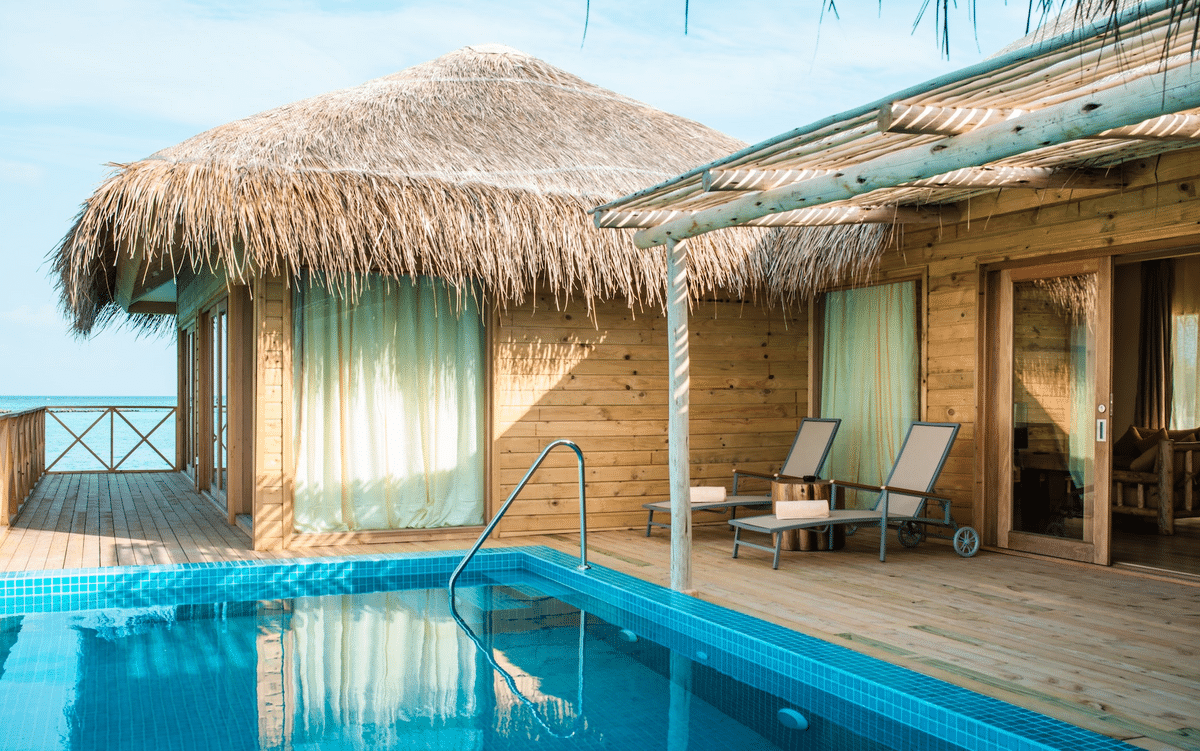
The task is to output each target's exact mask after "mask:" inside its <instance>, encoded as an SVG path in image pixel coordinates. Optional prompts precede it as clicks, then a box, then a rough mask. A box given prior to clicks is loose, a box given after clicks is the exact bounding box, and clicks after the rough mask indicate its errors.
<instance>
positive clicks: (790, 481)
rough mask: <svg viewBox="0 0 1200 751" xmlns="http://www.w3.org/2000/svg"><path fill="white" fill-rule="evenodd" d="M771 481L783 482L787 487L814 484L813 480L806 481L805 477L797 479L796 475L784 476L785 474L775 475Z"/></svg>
mask: <svg viewBox="0 0 1200 751" xmlns="http://www.w3.org/2000/svg"><path fill="white" fill-rule="evenodd" d="M771 479H772V480H773V481H775V482H781V483H783V484H785V485H801V484H808V483H811V482H812V480H805V479H804V478H803V477H796V476H795V475H783V474H780V475H775V476H774V477H772V478H771Z"/></svg>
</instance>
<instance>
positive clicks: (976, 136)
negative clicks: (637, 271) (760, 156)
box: [634, 65, 1200, 248]
mask: <svg viewBox="0 0 1200 751" xmlns="http://www.w3.org/2000/svg"><path fill="white" fill-rule="evenodd" d="M1197 107H1200V77H1197V76H1195V75H1193V71H1192V69H1191V67H1190V66H1187V65H1184V66H1180V67H1176V68H1171V69H1169V70H1167V71H1165V72H1163V73H1161V74H1159V73H1156V74H1154V75H1152V76H1143V77H1140V78H1136V79H1134V80H1132V81H1130V82H1128V83H1125V84H1121V85H1119V86H1114V87H1112V88H1110V89H1106V90H1104V91H1099V92H1091V93H1088V94H1086V95H1084V96H1080V97H1076V98H1074V99H1070V100H1067V101H1065V102H1061V103H1059V104H1055V105H1051V106H1049V107H1045V108H1043V109H1040V110H1037V111H1036V112H1028V113H1025V114H1022V115H1018V116H1016V117H1014V118H1012V119H1010V120H1005V121H1003V122H999V123H996V124H994V125H985V126H983V127H980V128H977V129H976V130H973V131H971V132H969V133H964V134H962V135H958V136H951V137H949V138H943V139H941V140H938V141H936V142H934V143H923V144H920V145H917V146H910V147H909V148H906V149H897V150H895V151H891V152H888V153H885V154H882V155H880V156H877V157H875V158H874V159H868V160H866V161H865V162H860V163H858V164H854V165H848V166H846V167H845V168H843V169H840V170H839V171H838V172H835V173H833V174H831V175H824V176H821V177H814V178H812V179H810V180H805V181H804V182H801V183H796V184H794V185H785V186H783V187H780V188H774V189H772V190H767V191H763V192H761V193H750V194H748V195H745V196H741V197H739V198H735V199H734V200H732V201H728V202H726V203H723V204H721V205H720V206H714V207H712V208H708V209H703V210H701V211H697V212H696V213H695V214H693V215H692V216H685V217H681V218H679V219H674V220H671V221H669V222H666V223H665V224H661V225H659V226H657V227H651V228H648V229H643V230H640V231H639V232H638V233H637V234H636V235H635V236H634V240H635V242H637V244H638V246H639V247H642V248H650V247H654V246H656V245H662V244H664V243H666V242H667V240H668V239H675V240H681V239H684V238H688V237H695V236H696V235H701V234H704V233H705V232H711V231H713V230H715V229H722V228H724V227H736V226H738V225H742V224H747V223H748V222H751V221H753V220H755V219H758V218H759V217H763V216H766V215H768V214H778V213H781V212H784V211H793V210H795V209H800V208H809V207H812V206H820V205H823V204H827V203H834V202H837V201H844V200H846V199H849V198H852V197H854V196H858V195H862V194H864V193H870V192H871V191H874V190H879V189H881V188H893V187H896V186H897V185H903V184H905V183H911V182H915V181H917V180H925V179H927V178H930V177H936V176H937V175H942V174H945V173H947V172H953V171H955V170H960V169H965V168H967V167H978V166H982V165H986V164H992V163H994V162H998V161H1000V160H1003V159H1009V158H1011V157H1014V156H1018V155H1020V154H1024V153H1026V152H1029V151H1034V150H1036V149H1041V148H1045V147H1047V146H1054V145H1057V144H1061V143H1067V142H1069V141H1075V140H1078V139H1080V138H1086V137H1087V136H1094V135H1096V134H1098V133H1103V132H1104V131H1107V130H1111V129H1113V128H1122V127H1125V126H1127V125H1137V124H1138V123H1141V122H1144V121H1146V120H1149V119H1151V118H1156V117H1161V116H1162V115H1169V114H1173V113H1176V112H1186V111H1188V110H1192V109H1196V108H1197Z"/></svg>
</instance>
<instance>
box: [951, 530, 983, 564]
mask: <svg viewBox="0 0 1200 751" xmlns="http://www.w3.org/2000/svg"><path fill="white" fill-rule="evenodd" d="M954 552H955V553H958V554H959V555H961V556H962V557H963V558H970V557H971V556H973V555H975V554H976V553H978V552H979V533H978V532H976V531H975V528H974V527H959V528H958V530H957V531H956V532H955V533H954Z"/></svg>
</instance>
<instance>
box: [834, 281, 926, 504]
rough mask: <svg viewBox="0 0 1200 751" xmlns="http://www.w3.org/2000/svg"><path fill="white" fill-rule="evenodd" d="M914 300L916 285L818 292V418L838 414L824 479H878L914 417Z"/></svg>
mask: <svg viewBox="0 0 1200 751" xmlns="http://www.w3.org/2000/svg"><path fill="white" fill-rule="evenodd" d="M916 300H917V283H916V282H900V283H897V284H883V285H878V286H874V287H864V288H861V289H847V290H839V291H836V292H829V293H826V295H825V301H824V329H823V330H824V335H823V352H822V361H821V362H822V366H821V383H820V389H821V390H820V395H821V398H820V406H821V415H822V416H823V417H840V418H841V419H842V426H841V429H840V431H839V432H838V439H837V441H835V442H834V446H833V448H832V449H831V451H830V455H829V464H828V470H827V471H828V472H829V475H830V476H831V477H836V478H838V479H841V480H850V481H852V482H863V483H881V482H883V480H884V479H886V476H887V473H888V471H889V470H890V469H891V466H892V462H893V461H894V459H895V457H896V455H897V454H898V453H899V452H900V444H901V442H902V441H903V440H904V436H905V434H906V432H907V430H908V427H909V425H910V424H911V423H912V422H913V421H914V420H916V419H917V418H918V416H919V415H918V412H919V408H920V406H919V397H920V393H919V379H920V369H919V358H918V338H917V310H916ZM849 501H850V499H849V498H848V499H847V502H848V505H849Z"/></svg>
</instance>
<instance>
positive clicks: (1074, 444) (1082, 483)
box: [997, 260, 1111, 563]
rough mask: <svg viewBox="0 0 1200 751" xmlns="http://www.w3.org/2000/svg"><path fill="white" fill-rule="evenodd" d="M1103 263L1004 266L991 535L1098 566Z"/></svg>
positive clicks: (1104, 392)
mask: <svg viewBox="0 0 1200 751" xmlns="http://www.w3.org/2000/svg"><path fill="white" fill-rule="evenodd" d="M1110 284H1111V263H1110V262H1108V261H1106V260H1105V261H1091V262H1079V263H1074V264H1059V265H1056V266H1054V267H1038V268H1029V269H1019V270H1012V271H1005V272H1003V274H1002V291H1001V295H1002V302H1001V309H1002V311H1003V312H1002V315H1001V321H1002V325H1003V331H1004V333H1003V334H1002V336H1001V344H1002V346H1003V348H1004V354H1003V356H1002V359H1001V372H1000V379H999V384H998V386H999V394H998V395H997V397H998V399H997V413H998V414H997V416H998V418H999V419H998V421H997V422H998V424H999V427H1000V440H999V442H998V443H999V448H1000V450H1001V451H1002V452H1003V453H1004V456H1003V457H1001V459H1002V461H1001V465H1002V466H1004V467H1006V469H1007V471H1005V472H1003V473H1002V475H1001V476H1002V477H1004V478H1007V479H1006V480H1002V483H1001V484H1002V487H1001V489H1000V498H999V501H1000V503H999V506H1000V508H999V514H998V522H999V523H998V533H999V534H998V542H999V544H1000V546H1001V547H1009V548H1014V549H1020V550H1028V551H1030V552H1038V553H1045V554H1049V555H1056V556H1060V557H1065V558H1073V559H1077V560H1087V561H1092V562H1097V563H1108V560H1107V558H1108V519H1109V516H1108V514H1109V509H1108V503H1109V488H1108V485H1109V482H1110V480H1109V472H1108V460H1109V456H1108V445H1109V441H1108V435H1107V433H1108V418H1109V411H1110V408H1111V404H1110V402H1111V393H1110V387H1109V383H1110V380H1111V375H1110V372H1109V371H1110V364H1109V360H1110V350H1111V341H1110V339H1109V337H1110V334H1109V326H1110V318H1111V314H1110V313H1109V312H1108V310H1109V304H1110V303H1109V300H1110V293H1109V291H1108V290H1109V286H1110Z"/></svg>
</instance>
